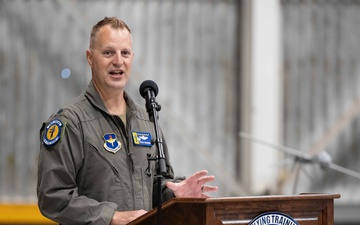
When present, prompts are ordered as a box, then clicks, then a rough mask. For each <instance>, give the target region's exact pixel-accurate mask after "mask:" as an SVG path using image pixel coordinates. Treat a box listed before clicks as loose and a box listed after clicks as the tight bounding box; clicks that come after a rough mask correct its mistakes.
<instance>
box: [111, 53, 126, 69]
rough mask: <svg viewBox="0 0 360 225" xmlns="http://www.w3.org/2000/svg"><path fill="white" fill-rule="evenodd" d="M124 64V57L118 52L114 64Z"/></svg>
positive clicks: (118, 65)
mask: <svg viewBox="0 0 360 225" xmlns="http://www.w3.org/2000/svg"><path fill="white" fill-rule="evenodd" d="M123 64H124V59H123V57H122V55H121V53H116V54H115V55H114V58H113V65H114V66H115V67H121V66H122V65H123Z"/></svg>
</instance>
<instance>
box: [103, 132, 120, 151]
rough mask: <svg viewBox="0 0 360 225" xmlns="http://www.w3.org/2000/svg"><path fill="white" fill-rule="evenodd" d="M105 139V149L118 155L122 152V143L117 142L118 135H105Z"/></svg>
mask: <svg viewBox="0 0 360 225" xmlns="http://www.w3.org/2000/svg"><path fill="white" fill-rule="evenodd" d="M103 138H104V140H105V143H104V148H105V149H106V151H109V152H112V153H116V152H117V151H119V150H120V148H121V143H120V141H118V140H117V137H116V134H114V133H111V134H104V136H103Z"/></svg>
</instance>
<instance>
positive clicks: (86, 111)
mask: <svg viewBox="0 0 360 225" xmlns="http://www.w3.org/2000/svg"><path fill="white" fill-rule="evenodd" d="M124 98H125V100H126V103H127V111H126V126H125V125H124V123H123V122H122V121H121V119H120V117H119V116H114V115H110V114H109V112H108V111H107V109H106V107H105V105H104V103H103V101H102V99H101V97H100V95H99V94H98V92H97V91H96V89H95V87H94V86H93V84H92V82H90V83H89V85H88V87H87V89H86V91H85V93H84V94H83V95H81V96H79V97H78V98H76V99H75V100H74V101H73V102H72V103H70V104H69V105H67V106H65V107H63V108H62V109H60V110H59V111H58V112H57V113H55V114H54V115H52V116H51V117H50V118H49V120H48V121H47V122H45V123H44V124H43V126H42V128H41V130H40V142H41V143H40V154H39V164H38V181H37V195H38V205H39V208H40V211H41V212H42V214H43V215H44V216H46V217H48V218H50V219H52V220H54V221H57V222H58V223H60V224H109V223H110V220H111V218H112V216H113V214H114V213H115V211H116V210H117V211H129V210H139V209H144V210H150V209H152V208H153V207H154V206H155V205H153V202H154V201H153V198H154V199H157V196H156V195H154V194H155V193H156V190H155V192H153V188H155V187H156V163H155V161H150V162H149V161H148V154H150V155H151V156H152V157H154V156H156V155H157V147H156V145H152V144H151V139H154V138H155V131H154V124H153V123H152V122H150V120H149V116H148V114H147V112H146V111H145V109H144V108H143V107H140V106H139V105H138V104H136V103H135V102H134V101H133V100H132V99H131V98H130V97H129V96H128V94H127V93H126V92H125V93H124ZM161 136H162V133H161ZM161 138H162V140H163V149H164V153H165V156H166V165H167V175H165V176H164V177H163V182H162V191H163V192H162V195H163V201H165V200H167V199H169V198H171V197H173V196H174V195H173V192H172V191H171V190H170V189H167V188H166V186H165V182H166V181H168V180H172V179H174V173H173V169H172V167H171V165H170V162H169V154H168V149H167V145H166V142H165V140H164V138H163V137H161ZM182 179H184V178H179V179H177V181H181V180H182Z"/></svg>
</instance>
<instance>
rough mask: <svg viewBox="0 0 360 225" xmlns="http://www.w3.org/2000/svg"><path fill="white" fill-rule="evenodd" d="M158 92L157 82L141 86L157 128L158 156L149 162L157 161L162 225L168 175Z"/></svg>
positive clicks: (158, 207)
mask: <svg viewBox="0 0 360 225" xmlns="http://www.w3.org/2000/svg"><path fill="white" fill-rule="evenodd" d="M157 92H158V87H157V85H156V83H155V82H153V81H150V80H147V81H144V82H143V83H142V84H141V86H140V94H141V95H142V96H143V97H144V98H145V100H146V104H145V107H146V111H147V112H148V114H149V119H150V121H151V122H153V123H154V128H155V140H154V141H152V143H153V142H154V143H155V144H156V146H157V150H158V155H157V157H155V158H151V157H148V160H157V170H156V171H157V174H156V179H157V214H158V225H161V224H162V212H161V205H162V197H161V196H162V192H161V181H162V178H163V175H165V174H166V172H167V170H166V161H165V154H164V149H163V141H162V139H161V136H160V126H159V123H158V119H159V115H158V111H160V110H161V106H160V105H159V104H158V103H157V102H156V101H155V97H156V95H157Z"/></svg>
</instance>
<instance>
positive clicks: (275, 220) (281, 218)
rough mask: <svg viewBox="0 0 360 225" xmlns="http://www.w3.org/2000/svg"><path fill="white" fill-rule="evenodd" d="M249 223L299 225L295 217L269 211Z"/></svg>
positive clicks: (258, 224) (252, 224)
mask: <svg viewBox="0 0 360 225" xmlns="http://www.w3.org/2000/svg"><path fill="white" fill-rule="evenodd" d="M249 225H299V224H298V222H296V221H295V220H294V219H293V218H291V217H290V216H289V215H286V214H284V213H281V212H267V213H263V214H261V215H259V216H257V217H256V218H255V219H253V220H252V221H251V222H250V223H249Z"/></svg>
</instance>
